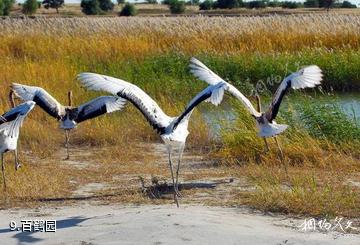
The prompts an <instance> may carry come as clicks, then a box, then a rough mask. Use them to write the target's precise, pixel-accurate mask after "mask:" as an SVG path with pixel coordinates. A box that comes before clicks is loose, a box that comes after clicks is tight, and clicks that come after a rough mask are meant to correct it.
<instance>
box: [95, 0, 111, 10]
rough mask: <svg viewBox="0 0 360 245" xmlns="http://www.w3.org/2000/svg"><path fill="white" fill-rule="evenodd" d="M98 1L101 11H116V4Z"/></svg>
mask: <svg viewBox="0 0 360 245" xmlns="http://www.w3.org/2000/svg"><path fill="white" fill-rule="evenodd" d="M98 1H99V6H100V9H101V10H102V11H105V12H109V11H111V10H113V9H114V5H115V4H113V2H111V0H98Z"/></svg>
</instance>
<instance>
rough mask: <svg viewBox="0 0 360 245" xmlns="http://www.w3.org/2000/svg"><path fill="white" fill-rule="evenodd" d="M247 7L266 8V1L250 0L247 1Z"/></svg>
mask: <svg viewBox="0 0 360 245" xmlns="http://www.w3.org/2000/svg"><path fill="white" fill-rule="evenodd" d="M247 7H248V8H250V9H259V8H265V7H266V4H265V2H264V1H250V2H248V3H247Z"/></svg>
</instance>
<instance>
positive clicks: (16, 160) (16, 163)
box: [14, 149, 21, 170]
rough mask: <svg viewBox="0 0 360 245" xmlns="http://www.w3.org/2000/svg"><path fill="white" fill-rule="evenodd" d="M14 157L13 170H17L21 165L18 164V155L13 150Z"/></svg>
mask: <svg viewBox="0 0 360 245" xmlns="http://www.w3.org/2000/svg"><path fill="white" fill-rule="evenodd" d="M14 155H15V170H18V169H19V168H20V167H21V164H20V163H19V155H18V151H17V149H15V151H14Z"/></svg>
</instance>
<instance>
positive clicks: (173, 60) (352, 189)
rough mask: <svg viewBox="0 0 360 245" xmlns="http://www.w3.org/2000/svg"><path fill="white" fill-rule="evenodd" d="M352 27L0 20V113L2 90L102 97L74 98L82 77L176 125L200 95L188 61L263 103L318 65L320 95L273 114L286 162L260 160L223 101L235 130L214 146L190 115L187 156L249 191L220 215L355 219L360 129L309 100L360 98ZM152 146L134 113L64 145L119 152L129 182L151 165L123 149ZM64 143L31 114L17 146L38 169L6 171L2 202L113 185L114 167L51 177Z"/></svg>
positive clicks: (281, 21) (238, 114)
mask: <svg viewBox="0 0 360 245" xmlns="http://www.w3.org/2000/svg"><path fill="white" fill-rule="evenodd" d="M358 25H360V18H359V17H356V16H345V15H316V16H313V15H306V16H286V17H285V16H283V17H282V16H273V17H241V18H205V17H196V18H126V19H125V18H101V19H96V18H74V19H61V18H59V19H58V18H54V19H50V20H44V19H35V20H29V19H24V20H20V19H16V20H14V19H5V20H0V28H1V30H2V32H1V33H0V62H1V66H0V80H1V81H3V82H2V83H1V84H0V89H1V91H2V96H1V98H0V100H1V105H0V109H1V111H6V110H7V108H8V101H7V92H8V87H9V85H10V84H11V82H14V81H15V82H19V83H25V84H30V85H37V86H41V87H44V88H45V89H46V90H48V91H49V92H50V93H51V94H52V95H53V96H54V97H55V98H57V99H58V100H59V101H60V102H61V103H63V104H66V102H67V98H66V94H67V91H68V90H72V91H73V94H74V104H81V103H84V102H85V101H87V100H89V99H90V98H93V97H95V96H96V95H99V94H98V93H93V92H89V91H86V90H84V89H82V88H81V87H80V84H79V82H77V81H76V75H77V74H78V73H80V72H84V71H91V72H97V73H102V74H107V75H111V76H115V77H119V78H122V79H124V80H128V81H130V82H133V83H135V84H137V85H139V86H140V87H141V88H143V89H144V90H145V91H146V92H148V93H149V94H150V95H151V96H152V97H153V98H154V99H155V100H156V101H158V102H159V104H160V106H161V107H162V108H164V111H165V112H166V113H168V114H169V115H172V116H176V115H177V114H179V113H180V111H182V110H183V108H184V107H185V106H186V103H187V102H188V101H189V100H190V99H191V98H192V97H193V96H195V94H196V93H197V92H199V91H200V90H201V89H202V88H205V86H206V84H205V83H204V82H201V81H198V80H196V79H194V77H193V76H191V75H190V74H189V71H188V68H187V66H188V62H189V59H190V57H192V56H196V57H197V58H199V59H200V60H202V61H203V62H204V63H205V64H207V65H208V66H209V67H211V69H213V70H214V71H216V72H217V73H218V74H219V75H221V76H222V77H223V78H225V79H227V80H229V81H231V82H232V83H233V84H234V85H236V86H237V87H238V88H239V89H240V90H241V91H243V92H244V94H245V95H247V96H251V95H252V94H253V93H254V90H257V91H258V92H259V93H260V94H261V95H262V96H263V98H264V100H265V101H269V96H270V94H271V93H272V92H273V91H274V90H275V89H276V87H277V86H278V83H279V82H280V81H281V79H282V78H283V77H284V76H286V75H288V74H289V73H291V72H292V71H295V70H297V69H298V68H299V67H301V66H304V65H309V64H316V65H318V66H320V68H321V69H322V70H323V71H324V81H323V83H322V87H323V89H322V90H321V89H315V90H311V93H308V92H309V91H303V92H299V93H296V94H297V97H298V98H301V99H300V100H299V99H297V100H294V101H293V102H292V100H290V99H289V100H288V99H285V103H284V104H283V106H282V107H281V111H280V115H279V118H278V120H277V121H278V122H279V123H288V124H289V125H291V126H290V127H289V129H288V130H287V131H286V132H285V133H284V134H283V135H281V136H280V137H279V141H280V142H281V145H282V147H283V150H284V155H285V160H284V162H282V161H280V160H279V157H278V152H277V150H276V144H275V142H273V141H272V140H270V147H271V150H270V152H269V153H266V154H265V153H263V152H262V151H263V141H262V139H260V138H258V137H257V135H256V129H255V123H254V122H253V119H252V118H251V117H250V115H248V113H247V112H246V111H245V109H244V108H243V107H242V106H241V105H240V104H239V103H238V102H237V101H235V100H233V99H230V98H229V97H226V102H227V103H228V104H230V105H231V106H233V108H235V109H234V110H235V120H234V122H232V123H231V124H227V122H226V120H225V122H223V125H222V131H221V133H220V136H221V137H219V138H212V137H210V136H209V135H210V132H209V128H208V126H207V124H206V122H205V120H204V118H203V116H202V115H201V114H200V113H199V112H198V111H195V113H194V114H193V117H192V120H191V123H190V132H191V134H190V136H189V138H188V141H189V146H190V148H193V151H195V152H196V151H197V150H199V151H201V152H207V153H208V152H209V151H210V153H211V154H210V156H211V158H212V159H217V160H216V161H217V163H220V164H221V166H222V167H224V166H225V168H226V171H225V173H226V174H228V175H231V176H235V177H239V178H242V177H245V178H246V179H247V181H249V183H251V184H252V185H253V186H255V190H254V191H253V192H250V193H248V192H245V193H244V192H242V191H239V190H237V191H236V196H237V198H235V199H232V200H230V201H229V202H226V203H227V204H231V205H233V204H247V205H250V206H253V207H256V208H260V209H262V210H271V211H281V212H287V213H300V214H308V215H345V216H350V217H356V216H358V215H359V213H360V211H359V207H360V201H359V188H358V187H357V183H359V181H360V179H359V175H358V172H359V170H360V169H359V167H360V165H359V158H360V151H359V149H360V143H359V138H360V130H359V127H358V126H357V125H356V124H355V122H354V121H353V120H351V119H349V118H348V117H346V116H345V115H344V114H343V113H342V112H341V110H340V109H339V108H337V107H336V106H332V105H323V104H320V103H317V99H318V97H317V94H321V95H322V96H324V95H326V94H327V93H333V92H334V91H335V92H336V91H350V90H351V91H359V90H360V77H359V72H358V68H359V67H360V42H359V41H360V32H359V29H358V28H357V27H358ZM219 110H220V109H219ZM158 140H159V138H158V136H157V135H156V134H155V133H154V132H153V131H152V129H151V128H150V126H148V124H147V122H146V121H145V120H144V118H143V116H142V115H141V114H140V113H139V112H138V111H137V110H136V109H135V108H134V107H131V106H128V107H127V108H126V109H125V110H124V111H122V112H119V113H114V114H112V115H107V116H105V117H101V118H98V119H95V120H92V121H89V122H85V123H83V124H82V125H80V126H79V127H78V129H76V131H75V132H74V133H73V135H72V137H71V143H72V144H73V145H76V146H81V147H85V146H89V145H90V146H97V147H104V146H113V147H115V146H117V148H118V149H121V150H118V151H117V150H114V149H113V148H112V150H111V152H108V153H107V154H108V155H107V156H106V159H109V161H110V159H111V160H112V161H113V158H114V159H118V158H121V156H123V155H127V156H131V159H130V158H129V157H124V158H125V160H124V161H125V162H126V164H125V163H124V164H125V165H124V166H118V167H119V168H121V167H123V168H129V169H125V170H124V169H123V168H121V171H120V170H119V172H121V173H124V172H125V173H128V172H129V173H131V174H136V173H133V172H131V171H132V170H134V169H135V170H136V168H134V169H133V168H131V167H130V166H131V163H132V161H133V160H132V159H134V158H139V159H140V160H141V161H146V163H147V164H148V165H150V160H146V159H145V157H144V156H143V155H141V154H142V153H139V152H137V151H136V152H135V151H134V150H132V149H135V148H134V143H139V142H143V141H146V142H154V141H158ZM63 141H64V136H63V132H62V131H61V130H59V129H58V124H57V122H56V121H55V120H54V119H52V118H50V117H49V116H47V115H46V114H45V113H44V112H42V111H41V110H40V109H39V108H37V109H35V110H34V111H33V112H32V113H31V114H30V115H29V117H28V118H27V119H26V122H25V124H24V127H23V129H22V133H21V147H23V149H24V150H31V151H32V154H34V155H36V156H37V157H38V158H35V159H24V161H25V162H24V163H25V168H24V169H23V170H22V171H23V172H22V174H16V175H15V174H14V172H13V170H9V171H12V172H10V174H9V176H10V178H12V179H14V178H15V176H17V181H15V182H13V184H12V186H11V188H10V189H11V190H10V191H9V195H10V197H11V198H14V199H16V200H23V199H25V197H26V198H30V199H31V198H32V197H36V198H41V197H48V196H49V195H50V196H54V195H55V196H56V195H60V194H61V195H70V194H71V193H70V192H69V191H68V190H69V188H76V186H75V185H74V184H69V181H70V180H71V179H72V178H76V179H77V180H78V181H79V183H85V182H86V181H90V179H91V178H94V180H96V181H105V180H106V179H109V178H110V177H109V176H111V174H112V172H111V171H110V169H111V168H113V167H112V166H111V164H109V165H104V166H102V168H101V169H102V170H103V171H104V172H106V174H103V175H101V174H100V173H99V170H96V164H95V163H94V170H93V172H94V173H96V174H93V175H91V174H90V175H89V176H87V177H84V176H82V174H81V171H72V170H69V169H68V168H65V169H64V168H63V167H61V166H56V165H51V166H50V165H49V162H51V163H53V162H54V160H53V159H56V157H57V156H56V154H57V152H58V150H59V148H60V147H62V146H63ZM117 148H116V149H117ZM129 152H130V153H131V154H130V153H129ZM99 157H100V155H99ZM39 159H40V160H41V159H45V160H46V159H48V163H44V164H45V165H44V166H46V168H45V171H44V170H43V169H40V168H39V169H37V168H31V167H30V165H27V164H28V163H33V162H36V161H39ZM10 160H11V157H8V158H7V161H10ZM114 164H115V163H114ZM284 164H286V166H287V169H288V174H286V173H285V171H284V166H283V165H284ZM46 170H48V171H46ZM130 170H131V171H130ZM149 170H151V171H153V172H154V173H157V172H156V171H155V170H154V169H151V168H150V167H149ZM221 171H224V170H223V169H222V170H221ZM52 172H56V173H57V174H56V175H53V174H52ZM217 174H218V173H216V174H215V175H216V176H217ZM215 175H214V176H215ZM91 176H92V177H91ZM214 176H211V175H209V178H210V177H214ZM105 177H106V178H105ZM49 178H51V179H52V181H50V182H48V183H46V184H43V185H42V188H34V189H32V192H30V194H31V195H30V196H29V195H28V194H29V192H27V191H26V189H28V188H31V182H30V183H28V182H29V179H38V180H39V182H41V183H43V182H45V181H46V179H49ZM82 178H85V179H86V181H85V180H84V179H82ZM24 182H26V183H28V184H26V185H23V184H22V183H24ZM351 183H353V184H351ZM354 183H355V184H354ZM21 185H22V186H21ZM19 186H21V188H20V187H19ZM136 193H137V194H136V195H137V197H136V198H138V192H136ZM2 197H3V198H5V196H4V195H3V196H2ZM130 198H131V196H130ZM127 200H129V197H128V199H127ZM320 200H322V201H321V202H320ZM219 202H220V204H226V203H225V202H224V203H222V202H221V200H220V201H219ZM217 204H219V203H217Z"/></svg>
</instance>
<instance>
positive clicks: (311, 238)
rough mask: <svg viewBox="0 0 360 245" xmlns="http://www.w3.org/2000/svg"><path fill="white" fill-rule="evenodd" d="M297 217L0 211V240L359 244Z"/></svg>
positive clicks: (210, 211)
mask: <svg viewBox="0 0 360 245" xmlns="http://www.w3.org/2000/svg"><path fill="white" fill-rule="evenodd" d="M21 219H31V220H36V219H43V220H47V219H48V220H49V219H55V220H56V221H57V230H56V232H55V233H43V232H32V233H30V232H20V231H10V229H9V222H10V221H11V220H13V221H16V222H17V223H20V220H21ZM302 222H303V220H301V219H289V218H285V217H282V216H276V217H272V216H265V215H262V214H259V213H250V212H249V211H248V210H245V209H238V208H220V207H205V206H181V207H180V208H176V207H175V206H173V205H160V206H151V205H144V206H111V205H108V206H104V205H94V204H89V203H83V204H80V205H76V206H68V207H61V208H49V207H48V208H40V209H19V210H12V211H10V210H2V211H0V244H6V245H11V244H82V245H85V244H251V245H254V244H274V245H277V244H284V245H285V244H293V245H295V244H307V245H308V244H353V245H358V244H360V235H350V234H340V233H334V232H332V233H320V232H302V231H300V228H298V226H300V224H301V223H302Z"/></svg>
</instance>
